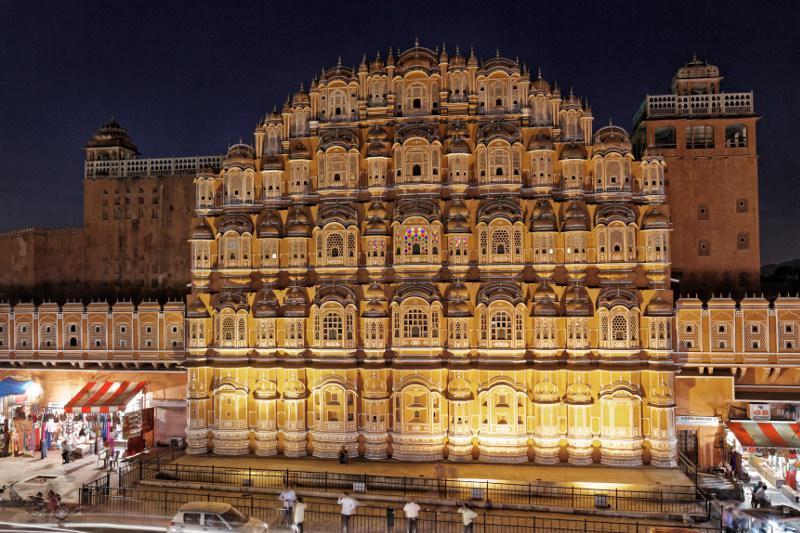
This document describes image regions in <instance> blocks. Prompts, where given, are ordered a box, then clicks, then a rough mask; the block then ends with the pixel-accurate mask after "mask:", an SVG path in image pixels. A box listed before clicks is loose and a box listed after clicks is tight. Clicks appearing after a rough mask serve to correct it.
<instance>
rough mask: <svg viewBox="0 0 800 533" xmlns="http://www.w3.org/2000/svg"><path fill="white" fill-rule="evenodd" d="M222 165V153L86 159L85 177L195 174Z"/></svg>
mask: <svg viewBox="0 0 800 533" xmlns="http://www.w3.org/2000/svg"><path fill="white" fill-rule="evenodd" d="M221 166H222V156H220V155H212V156H197V157H166V158H159V159H127V160H116V161H86V162H85V163H84V178H85V179H92V178H130V177H148V176H193V175H195V174H197V173H198V172H200V171H201V170H204V169H210V170H212V171H218V170H219V169H220V167H221Z"/></svg>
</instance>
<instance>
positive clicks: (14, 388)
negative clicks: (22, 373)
mask: <svg viewBox="0 0 800 533" xmlns="http://www.w3.org/2000/svg"><path fill="white" fill-rule="evenodd" d="M31 383H33V382H32V381H31V380H27V379H17V378H5V379H3V380H0V397H2V396H17V395H20V394H25V391H26V390H28V387H30V386H31Z"/></svg>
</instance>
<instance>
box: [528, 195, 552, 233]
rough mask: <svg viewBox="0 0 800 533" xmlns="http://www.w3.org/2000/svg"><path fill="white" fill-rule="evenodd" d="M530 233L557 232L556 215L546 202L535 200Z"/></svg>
mask: <svg viewBox="0 0 800 533" xmlns="http://www.w3.org/2000/svg"><path fill="white" fill-rule="evenodd" d="M530 229H531V231H558V224H557V221H556V214H555V213H554V212H553V206H552V205H550V202H549V201H547V200H537V202H536V205H535V206H534V208H533V214H532V215H531V224H530Z"/></svg>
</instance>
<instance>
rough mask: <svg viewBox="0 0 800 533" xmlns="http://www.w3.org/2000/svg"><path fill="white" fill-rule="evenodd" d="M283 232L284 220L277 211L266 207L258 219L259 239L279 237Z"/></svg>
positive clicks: (257, 232)
mask: <svg viewBox="0 0 800 533" xmlns="http://www.w3.org/2000/svg"><path fill="white" fill-rule="evenodd" d="M282 234H283V222H282V221H281V217H280V215H279V214H278V212H277V211H275V210H273V209H265V210H264V211H263V212H262V213H261V216H260V217H259V219H258V224H257V226H256V235H257V237H258V238H259V239H269V238H274V239H279V238H281V235H282Z"/></svg>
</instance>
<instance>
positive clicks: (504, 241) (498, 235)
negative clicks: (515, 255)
mask: <svg viewBox="0 0 800 533" xmlns="http://www.w3.org/2000/svg"><path fill="white" fill-rule="evenodd" d="M492 254H493V255H494V259H495V261H497V260H498V259H499V258H498V256H503V255H506V254H508V255H510V254H511V239H510V238H509V235H508V230H505V229H496V230H494V231H493V232H492ZM504 259H505V258H504Z"/></svg>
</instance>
